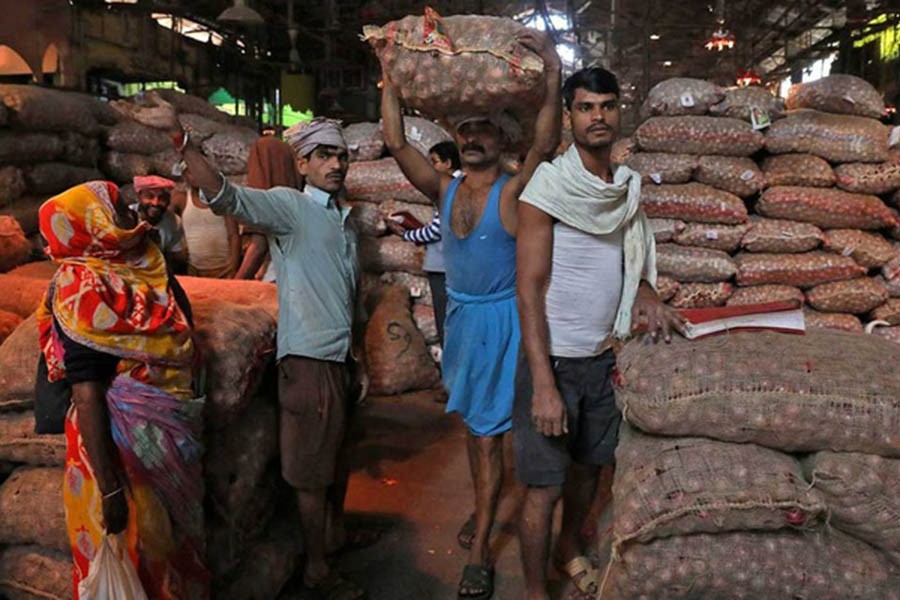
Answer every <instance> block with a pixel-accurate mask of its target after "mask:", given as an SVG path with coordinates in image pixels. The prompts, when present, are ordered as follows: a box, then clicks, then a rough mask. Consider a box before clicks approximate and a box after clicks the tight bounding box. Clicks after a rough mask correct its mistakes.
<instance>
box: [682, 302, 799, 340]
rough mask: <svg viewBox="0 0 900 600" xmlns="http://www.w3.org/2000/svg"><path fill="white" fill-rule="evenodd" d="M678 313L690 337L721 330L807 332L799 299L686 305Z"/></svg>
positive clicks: (698, 336)
mask: <svg viewBox="0 0 900 600" xmlns="http://www.w3.org/2000/svg"><path fill="white" fill-rule="evenodd" d="M678 312H679V314H681V316H683V317H684V318H685V319H686V320H687V323H686V327H685V329H686V330H687V335H686V336H685V337H687V338H688V339H689V340H693V339H696V338H700V337H704V336H707V335H712V334H715V333H720V332H722V331H760V330H769V331H779V332H781V333H798V334H802V333H804V332H805V331H806V322H805V320H804V318H803V309H802V308H800V303H799V302H792V301H784V302H767V303H765V304H747V305H744V306H716V307H713V308H688V309H683V310H679V311H678Z"/></svg>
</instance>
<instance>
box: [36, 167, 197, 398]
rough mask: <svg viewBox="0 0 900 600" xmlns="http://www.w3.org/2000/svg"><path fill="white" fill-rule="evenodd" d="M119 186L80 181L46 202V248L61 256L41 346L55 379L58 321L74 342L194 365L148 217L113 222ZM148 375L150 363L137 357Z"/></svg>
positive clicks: (41, 316)
mask: <svg viewBox="0 0 900 600" xmlns="http://www.w3.org/2000/svg"><path fill="white" fill-rule="evenodd" d="M118 197H119V194H118V188H117V187H116V186H115V185H114V184H112V183H109V182H106V181H91V182H89V183H84V184H81V185H78V186H75V187H73V188H71V189H69V190H67V191H65V192H63V193H62V194H59V195H58V196H54V197H53V198H50V199H49V200H47V201H46V202H44V204H42V205H41V208H40V211H39V223H40V230H41V234H42V235H43V236H44V238H46V240H47V244H48V249H47V251H48V254H50V256H51V257H52V258H53V259H54V260H56V261H58V262H59V263H60V266H59V268H58V269H57V271H56V274H55V275H54V277H53V279H52V280H51V282H50V288H49V289H48V291H47V294H46V295H45V296H44V301H43V302H42V304H41V307H40V308H39V309H38V324H39V328H40V334H41V349H42V350H43V352H44V355H45V357H46V358H47V367H48V369H49V374H50V378H51V380H57V379H61V378H62V377H64V376H65V360H64V358H65V357H64V356H63V353H62V346H61V344H59V342H58V339H57V338H56V335H55V334H54V327H53V323H54V322H55V323H56V325H57V326H58V327H60V328H61V329H62V330H63V332H64V333H65V334H66V335H67V336H69V337H70V338H72V339H73V340H75V341H76V342H78V343H80V344H82V345H85V346H88V347H91V348H94V349H96V350H100V351H103V352H107V353H109V354H112V355H115V356H119V357H121V358H126V359H133V360H134V361H138V362H140V363H147V364H154V365H162V366H170V367H178V368H183V367H188V368H189V367H190V363H191V360H192V358H193V343H192V341H191V332H190V326H189V324H188V320H187V317H186V316H185V314H184V312H183V311H182V309H181V308H180V307H179V305H178V303H177V302H176V300H175V296H174V295H173V294H172V293H171V289H170V286H169V278H168V273H167V271H166V263H165V259H164V258H163V255H162V252H160V250H159V248H158V247H157V246H156V245H155V244H152V243H149V242H148V241H147V237H146V225H139V226H138V227H135V228H134V229H122V228H120V227H119V226H118V224H117V223H116V204H117V203H118V201H119V200H118ZM135 366H136V367H140V368H136V370H135V373H139V374H142V375H140V376H139V377H137V378H138V379H141V380H143V381H144V382H145V383H153V382H152V381H149V380H147V377H149V375H148V369H146V368H143V365H135Z"/></svg>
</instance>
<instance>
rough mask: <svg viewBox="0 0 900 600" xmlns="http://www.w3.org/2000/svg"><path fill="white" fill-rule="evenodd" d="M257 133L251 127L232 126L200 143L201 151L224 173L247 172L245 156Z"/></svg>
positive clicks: (238, 173)
mask: <svg viewBox="0 0 900 600" xmlns="http://www.w3.org/2000/svg"><path fill="white" fill-rule="evenodd" d="M258 138H259V135H258V134H257V133H256V132H255V131H253V130H252V129H244V128H241V127H233V128H231V129H229V130H228V131H224V132H222V133H217V134H215V135H214V136H212V137H211V138H209V139H208V140H205V141H204V142H203V144H202V148H203V153H204V154H206V156H208V157H209V159H210V160H211V161H212V162H213V163H214V164H215V165H216V166H217V167H218V169H219V170H220V171H222V173H224V174H226V175H240V174H242V173H246V172H247V157H248V156H249V155H250V148H252V147H253V144H254V143H256V140H257V139H258Z"/></svg>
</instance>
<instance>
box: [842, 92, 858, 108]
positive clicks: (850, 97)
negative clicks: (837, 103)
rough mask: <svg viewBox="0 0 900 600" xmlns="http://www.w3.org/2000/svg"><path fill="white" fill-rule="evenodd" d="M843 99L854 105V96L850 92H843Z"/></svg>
mask: <svg viewBox="0 0 900 600" xmlns="http://www.w3.org/2000/svg"><path fill="white" fill-rule="evenodd" d="M843 99H844V100H845V101H847V102H849V103H850V104H852V105H854V106H855V105H856V98H854V97H853V96H851V95H850V94H844V98H843Z"/></svg>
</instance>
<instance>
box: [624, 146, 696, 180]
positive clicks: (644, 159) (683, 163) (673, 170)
mask: <svg viewBox="0 0 900 600" xmlns="http://www.w3.org/2000/svg"><path fill="white" fill-rule="evenodd" d="M625 165H627V166H628V167H631V168H632V169H634V170H635V171H637V172H638V173H640V174H641V181H643V183H644V184H651V183H655V184H657V185H659V184H663V183H687V182H688V181H690V180H691V175H692V174H693V173H694V169H696V168H697V157H696V156H693V155H692V154H667V153H665V152H637V153H635V154H632V155H631V156H629V157H628V158H626V159H625Z"/></svg>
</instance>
